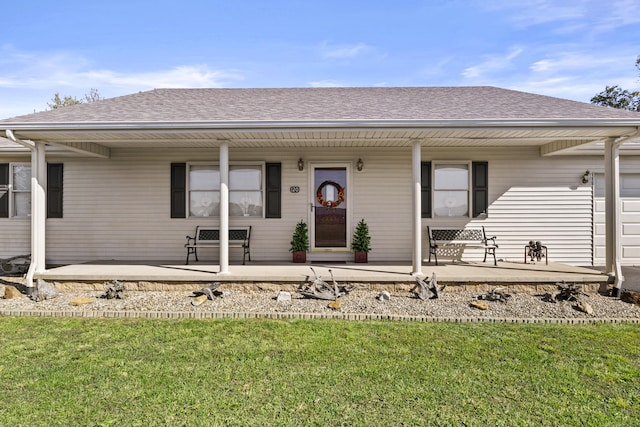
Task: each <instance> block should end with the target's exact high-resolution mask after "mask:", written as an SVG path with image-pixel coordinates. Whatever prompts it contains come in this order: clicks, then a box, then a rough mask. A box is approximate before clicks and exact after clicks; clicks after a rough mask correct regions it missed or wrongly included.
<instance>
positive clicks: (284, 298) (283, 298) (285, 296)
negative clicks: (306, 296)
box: [276, 291, 291, 302]
mask: <svg viewBox="0 0 640 427" xmlns="http://www.w3.org/2000/svg"><path fill="white" fill-rule="evenodd" d="M276 301H278V302H291V292H285V291H280V292H278V296H277V297H276Z"/></svg>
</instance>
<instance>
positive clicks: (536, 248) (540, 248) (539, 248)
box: [524, 240, 549, 265]
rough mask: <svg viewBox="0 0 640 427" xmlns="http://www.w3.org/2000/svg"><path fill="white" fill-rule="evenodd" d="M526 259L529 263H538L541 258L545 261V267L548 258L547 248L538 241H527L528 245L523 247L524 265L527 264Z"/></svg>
mask: <svg viewBox="0 0 640 427" xmlns="http://www.w3.org/2000/svg"><path fill="white" fill-rule="evenodd" d="M527 258H529V259H530V260H531V262H534V261H538V262H540V261H541V260H542V258H544V259H545V262H546V264H547V265H549V258H548V257H547V247H546V246H545V245H543V244H542V242H540V240H536V241H533V240H529V244H528V245H527V246H525V247H524V263H525V264H526V263H527Z"/></svg>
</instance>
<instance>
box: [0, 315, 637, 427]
mask: <svg viewBox="0 0 640 427" xmlns="http://www.w3.org/2000/svg"><path fill="white" fill-rule="evenodd" d="M0 360H1V361H2V362H1V363H0V425H2V426H4V425H7V426H53V425H65V426H71V425H73V426H76V425H77V426H88V425H97V426H108V425H114V426H116V425H117V426H135V425H139V426H150V425H189V426H198V425H202V426H210V425H214V426H215V425H220V426H223V425H224V426H227V425H238V426H249V425H255V426H266V425H322V426H324V425H345V426H353V425H366V426H371V425H379V426H383V425H384V426H387V425H451V426H459V425H467V426H489V425H491V426H496V425H506V426H514V425H515V426H517V425H522V426H547V425H548V426H559V425H562V426H573V425H582V426H584V425H592V426H609V425H611V426H631V425H640V325H632V324H586V325H542V324H532V325H528V324H527V325H523V324H500V323H497V324H493V323H481V324H455V323H417V322H416V323H412V322H397V323H396V322H347V321H339V320H287V321H284V320H265V319H252V320H239V319H223V320H149V319H66V318H37V317H33V318H30V317H15V318H14V317H0Z"/></svg>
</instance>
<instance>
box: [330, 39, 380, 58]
mask: <svg viewBox="0 0 640 427" xmlns="http://www.w3.org/2000/svg"><path fill="white" fill-rule="evenodd" d="M374 50H375V49H374V48H373V47H371V46H368V45H366V44H364V43H357V44H355V45H330V44H329V43H328V42H323V43H322V44H321V45H320V51H321V54H322V57H323V58H326V59H350V58H354V57H356V56H358V55H362V54H364V53H368V52H372V51H374Z"/></svg>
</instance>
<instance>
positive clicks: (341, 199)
mask: <svg viewBox="0 0 640 427" xmlns="http://www.w3.org/2000/svg"><path fill="white" fill-rule="evenodd" d="M327 185H331V186H333V187H335V188H337V189H338V200H336V201H335V202H333V201H329V200H325V199H324V197H323V196H322V190H324V187H326V186H327ZM316 199H317V200H318V203H320V204H321V205H322V206H324V207H325V208H335V207H337V206H339V205H340V204H341V203H342V202H344V188H342V187H341V186H340V184H338V183H337V182H333V181H325V182H323V183H322V184H320V186H319V187H318V191H316Z"/></svg>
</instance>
